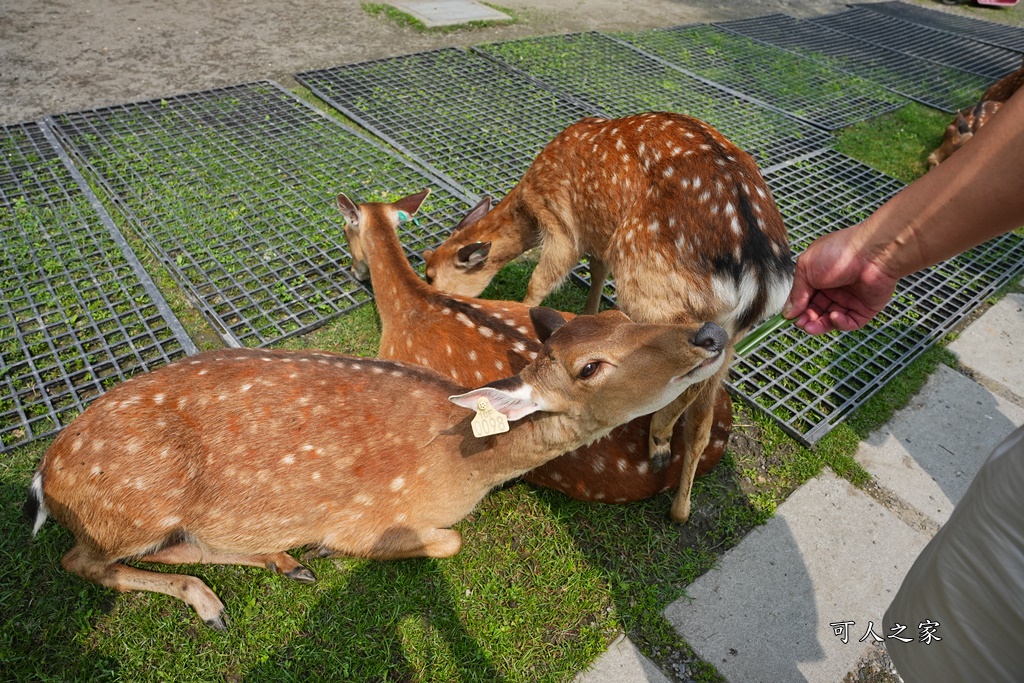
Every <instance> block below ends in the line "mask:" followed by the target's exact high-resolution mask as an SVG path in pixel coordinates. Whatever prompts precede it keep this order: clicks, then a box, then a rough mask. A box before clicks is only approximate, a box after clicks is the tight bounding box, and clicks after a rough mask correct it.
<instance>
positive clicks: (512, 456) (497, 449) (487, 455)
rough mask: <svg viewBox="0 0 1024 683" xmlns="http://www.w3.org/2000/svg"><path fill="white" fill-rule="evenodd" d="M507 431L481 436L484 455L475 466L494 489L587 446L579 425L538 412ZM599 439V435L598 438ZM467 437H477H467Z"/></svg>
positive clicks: (516, 423) (586, 440) (564, 418)
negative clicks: (485, 442)
mask: <svg viewBox="0 0 1024 683" xmlns="http://www.w3.org/2000/svg"><path fill="white" fill-rule="evenodd" d="M510 427H511V428H510V429H509V431H508V432H506V433H504V434H497V435H494V436H489V437H484V438H485V439H486V440H487V445H486V449H487V450H486V452H484V453H481V454H480V456H479V460H478V463H475V464H476V466H477V468H478V469H479V470H480V473H481V475H482V476H483V478H484V479H485V480H486V481H489V482H490V484H491V486H497V485H499V484H501V483H503V482H506V481H508V480H509V479H512V478H514V477H518V476H519V475H521V474H524V473H525V472H528V471H530V470H532V469H536V468H537V467H540V466H541V465H543V464H545V463H547V462H549V461H551V460H554V459H555V458H557V457H558V456H560V455H562V454H563V453H568V452H569V451H571V450H574V449H576V448H579V447H580V446H583V445H586V444H587V443H590V439H586V438H584V436H583V431H582V430H581V429H580V425H579V424H578V422H575V421H573V420H571V419H569V418H567V417H565V416H563V415H552V414H546V413H537V414H534V415H531V416H529V417H526V418H524V419H522V420H520V421H518V422H513V423H512V424H511V425H510ZM599 436H600V435H599ZM468 438H470V439H475V438H476V437H474V436H472V434H469V436H468Z"/></svg>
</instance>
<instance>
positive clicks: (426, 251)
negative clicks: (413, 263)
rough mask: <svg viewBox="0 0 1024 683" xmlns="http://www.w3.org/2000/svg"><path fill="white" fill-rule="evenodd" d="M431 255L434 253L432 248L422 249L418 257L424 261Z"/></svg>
mask: <svg viewBox="0 0 1024 683" xmlns="http://www.w3.org/2000/svg"><path fill="white" fill-rule="evenodd" d="M433 255H434V250H433V249H424V250H423V253H421V254H420V258H422V259H423V260H424V261H429V260H430V257H431V256H433Z"/></svg>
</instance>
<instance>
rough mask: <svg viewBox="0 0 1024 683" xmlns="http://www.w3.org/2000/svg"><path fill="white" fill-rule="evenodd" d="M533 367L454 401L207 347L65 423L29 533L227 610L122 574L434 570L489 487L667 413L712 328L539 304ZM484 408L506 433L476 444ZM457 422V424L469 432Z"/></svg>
mask: <svg viewBox="0 0 1024 683" xmlns="http://www.w3.org/2000/svg"><path fill="white" fill-rule="evenodd" d="M533 318H534V320H535V323H536V327H537V333H538V336H539V337H540V338H541V339H544V340H545V343H544V347H543V349H542V350H541V352H540V353H539V354H538V356H537V358H536V359H535V360H534V361H533V362H531V363H530V364H529V365H527V366H526V367H524V368H523V370H522V371H521V372H520V373H519V374H518V375H513V376H511V377H507V378H505V379H502V380H499V381H497V382H492V383H490V384H487V385H485V386H483V387H480V388H478V389H474V390H472V391H466V390H465V388H463V387H461V386H459V385H457V384H455V383H453V382H450V381H448V380H447V379H445V378H443V377H441V376H439V375H437V374H436V373H434V372H432V371H430V370H427V369H425V368H421V367H418V366H409V365H405V364H402V363H397V362H393V361H384V360H377V359H365V358H351V357H346V356H341V355H337V354H330V353H321V352H312V351H281V350H266V349H260V350H256V349H231V350H227V349H225V350H218V351H210V352H207V353H204V354H201V355H198V356H195V357H193V358H190V359H184V360H182V361H179V362H177V363H174V364H171V365H168V366H165V367H163V368H161V369H159V370H156V371H154V372H151V373H148V374H145V375H140V376H138V377H135V378H133V379H130V380H128V381H126V382H124V383H122V384H120V385H118V386H116V387H114V388H113V389H111V390H110V391H109V392H107V393H105V394H104V395H102V396H101V397H99V398H98V399H96V400H95V401H94V402H93V403H92V405H90V406H89V408H88V409H86V410H85V411H84V412H83V413H82V414H81V415H80V416H79V417H78V418H76V419H75V420H74V421H72V423H71V424H70V425H68V426H67V427H66V428H65V429H64V430H63V431H62V432H61V433H60V435H58V437H57V438H56V439H55V440H54V442H53V444H52V445H51V447H50V448H49V450H47V452H46V453H45V455H44V456H43V459H42V462H41V463H40V465H39V468H38V470H37V471H36V473H35V475H34V476H33V478H32V484H31V489H30V495H29V499H28V501H27V502H26V505H25V512H26V514H27V515H29V516H30V517H35V526H34V528H33V534H34V533H36V532H37V531H38V529H39V527H40V526H41V525H42V524H43V522H45V521H46V518H47V516H48V515H52V516H53V517H55V518H56V519H57V521H59V522H60V523H61V524H62V525H64V526H65V527H67V528H68V529H70V530H71V532H72V533H73V534H74V535H75V539H76V540H77V544H76V545H75V546H74V547H73V548H72V549H71V550H70V551H69V552H68V553H67V554H66V555H65V556H64V558H63V560H62V565H63V566H64V568H65V569H67V570H68V571H70V572H73V573H75V574H77V575H78V576H81V577H82V578H84V579H86V580H89V581H92V582H94V583H98V584H100V585H104V586H108V587H111V588H114V589H117V590H120V591H131V590H148V591H156V592H159V593H165V594H167V595H171V596H174V597H177V598H178V599H180V600H183V601H184V602H186V603H188V604H189V605H191V606H192V607H193V608H194V609H195V611H196V613H197V614H198V615H199V616H200V618H202V619H203V621H204V622H206V623H207V624H208V625H209V626H211V627H213V628H218V629H223V628H224V627H225V624H224V621H223V618H222V614H223V611H224V604H223V603H222V602H221V601H220V599H219V598H217V596H216V595H215V594H214V593H213V591H211V590H210V589H209V588H208V587H207V586H206V585H205V584H204V583H203V582H202V581H201V580H199V579H198V578H196V577H194V576H188V575H181V574H165V573H160V572H154V571H148V570H145V569H140V568H137V567H134V566H131V565H129V564H126V563H127V562H132V561H142V562H158V563H164V564H178V563H194V562H201V563H215V564H245V565H252V566H262V567H267V568H269V569H272V570H274V571H276V572H278V573H280V574H282V575H284V576H287V577H289V578H292V579H295V580H297V581H301V582H311V581H315V576H314V575H313V574H312V572H310V571H309V570H308V569H306V568H305V567H304V566H303V565H302V564H300V563H299V562H298V561H296V560H295V559H294V558H292V556H291V555H289V554H288V553H287V552H286V551H287V550H288V549H290V548H298V547H306V548H308V549H309V552H307V554H306V557H331V556H338V555H346V556H359V557H369V558H402V557H417V556H429V557H449V556H451V555H454V554H455V553H457V552H458V551H459V549H460V548H461V545H462V537H461V536H460V534H459V533H458V532H457V531H454V530H452V529H449V528H448V527H449V526H451V525H452V524H454V523H455V522H457V521H458V520H460V519H462V518H463V517H465V516H466V515H467V514H469V512H470V511H472V510H473V508H474V507H475V506H476V505H477V503H478V502H479V501H480V500H481V499H482V498H483V497H484V496H485V495H486V494H487V492H488V491H490V490H491V489H492V488H493V487H495V486H498V485H499V484H501V483H503V482H505V481H507V480H509V479H511V478H513V477H516V476H519V475H520V474H522V473H523V472H526V471H527V470H530V469H532V468H534V467H537V466H539V465H542V464H543V463H545V462H547V461H548V460H551V459H553V458H555V457H557V456H558V455H561V454H562V453H564V452H566V451H568V450H572V449H574V448H577V447H579V446H581V445H583V444H586V443H590V442H592V441H594V440H595V439H599V438H601V437H603V436H604V435H606V434H607V433H608V432H609V431H611V430H612V429H614V428H615V427H616V426H618V425H620V424H623V423H625V422H628V421H629V420H632V419H634V418H636V417H637V416H638V415H641V414H643V413H644V412H650V411H653V410H657V409H658V408H660V407H662V406H664V405H666V404H667V403H669V402H671V401H672V400H673V399H674V398H675V397H676V396H678V395H679V393H680V392H682V391H684V390H685V389H686V387H688V386H689V385H690V384H692V383H693V382H699V381H703V380H704V379H706V378H707V377H709V376H712V375H714V374H715V373H716V372H717V371H718V368H719V367H720V366H721V364H722V362H723V360H724V358H725V345H726V342H727V338H726V334H725V332H724V331H723V330H722V329H721V328H720V327H718V326H717V325H715V324H714V323H707V324H698V325H690V326H685V327H676V326H668V325H649V324H639V323H633V322H630V321H629V320H628V319H627V318H626V316H625V315H623V314H621V313H618V312H615V311H608V312H605V313H602V314H601V315H599V316H584V317H580V318H577V319H574V320H572V321H571V322H568V323H566V322H565V319H564V318H562V317H561V316H559V315H558V314H557V313H556V312H554V311H552V310H550V309H543V308H538V309H535V312H534V316H533ZM483 398H486V399H487V400H489V401H490V403H491V404H492V405H493V408H494V409H495V410H497V411H499V412H500V413H502V414H503V415H504V416H505V417H506V418H507V419H508V420H509V421H511V422H512V425H511V428H510V429H509V430H508V431H507V432H506V433H499V434H493V435H490V436H486V435H484V436H482V437H481V438H478V437H477V436H475V435H474V430H473V424H472V422H473V421H474V420H475V419H476V418H472V413H471V412H470V411H468V410H466V408H467V407H468V408H474V407H476V406H478V404H479V402H480V401H481V399H483ZM471 418H472V419H471Z"/></svg>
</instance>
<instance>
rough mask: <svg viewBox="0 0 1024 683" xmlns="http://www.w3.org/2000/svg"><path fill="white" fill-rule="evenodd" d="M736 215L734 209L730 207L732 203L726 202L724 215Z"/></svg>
mask: <svg viewBox="0 0 1024 683" xmlns="http://www.w3.org/2000/svg"><path fill="white" fill-rule="evenodd" d="M735 213H736V207H735V206H733V205H732V202H726V204H725V215H726V216H732V215H734V214H735Z"/></svg>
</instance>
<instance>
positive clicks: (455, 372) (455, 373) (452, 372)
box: [450, 370, 459, 380]
mask: <svg viewBox="0 0 1024 683" xmlns="http://www.w3.org/2000/svg"><path fill="white" fill-rule="evenodd" d="M450 374H451V376H452V379H455V380H458V379H459V373H458V371H456V370H452V371H451V372H450Z"/></svg>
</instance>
